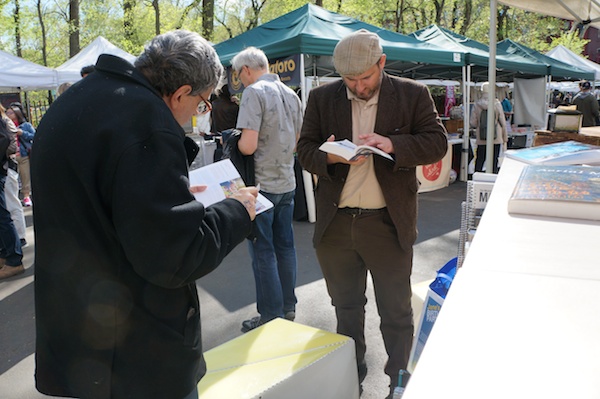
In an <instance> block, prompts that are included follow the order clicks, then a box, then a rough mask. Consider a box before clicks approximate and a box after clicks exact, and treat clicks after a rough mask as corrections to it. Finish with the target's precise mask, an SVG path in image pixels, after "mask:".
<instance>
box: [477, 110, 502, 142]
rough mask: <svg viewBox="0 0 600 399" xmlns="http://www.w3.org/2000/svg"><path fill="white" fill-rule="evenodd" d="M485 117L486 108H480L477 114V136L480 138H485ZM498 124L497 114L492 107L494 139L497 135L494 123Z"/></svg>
mask: <svg viewBox="0 0 600 399" xmlns="http://www.w3.org/2000/svg"><path fill="white" fill-rule="evenodd" d="M487 117H488V110H487V109H482V110H481V114H479V138H480V139H481V140H487ZM497 124H498V115H496V110H495V109H494V140H496V136H497V135H498V133H497V131H496V125H497Z"/></svg>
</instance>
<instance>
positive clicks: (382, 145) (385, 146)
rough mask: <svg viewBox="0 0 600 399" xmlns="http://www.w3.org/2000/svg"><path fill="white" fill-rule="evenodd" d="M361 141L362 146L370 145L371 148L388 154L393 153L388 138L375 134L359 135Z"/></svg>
mask: <svg viewBox="0 0 600 399" xmlns="http://www.w3.org/2000/svg"><path fill="white" fill-rule="evenodd" d="M358 138H359V139H361V140H362V142H363V144H364V145H370V146H371V147H375V148H379V149H380V150H382V151H385V152H387V153H388V154H393V153H394V145H393V144H392V140H390V138H389V137H386V136H382V135H380V134H377V133H368V134H361V135H359V136H358Z"/></svg>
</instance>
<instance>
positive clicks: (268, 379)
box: [198, 319, 359, 399]
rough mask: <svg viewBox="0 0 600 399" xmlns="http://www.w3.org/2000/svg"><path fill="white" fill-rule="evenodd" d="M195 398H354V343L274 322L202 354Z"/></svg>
mask: <svg viewBox="0 0 600 399" xmlns="http://www.w3.org/2000/svg"><path fill="white" fill-rule="evenodd" d="M204 357H205V359H206V363H207V367H208V371H207V373H206V375H205V376H204V378H203V379H202V380H201V381H200V383H199V384H198V391H199V393H200V395H199V398H200V399H225V398H226V399H242V398H261V399H282V398H285V399H306V398H327V399H358V397H359V391H358V373H357V369H356V353H355V348H354V341H353V340H352V339H351V338H348V337H346V336H343V335H339V334H334V333H331V332H327V331H323V330H319V329H316V328H312V327H308V326H304V325H302V324H298V323H293V322H290V321H288V320H284V319H275V320H272V321H270V322H269V323H267V324H265V325H263V326H261V327H259V328H257V329H255V330H252V331H250V332H248V333H246V334H244V335H242V336H240V337H238V338H235V339H233V340H231V341H229V342H226V343H224V344H223V345H220V346H218V347H216V348H214V349H211V350H209V351H207V352H206V353H205V354H204Z"/></svg>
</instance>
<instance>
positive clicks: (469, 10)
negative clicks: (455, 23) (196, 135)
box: [458, 0, 473, 36]
mask: <svg viewBox="0 0 600 399" xmlns="http://www.w3.org/2000/svg"><path fill="white" fill-rule="evenodd" d="M472 15H473V0H465V11H464V18H463V24H462V26H461V27H460V32H458V33H460V34H461V35H463V36H466V34H467V29H468V28H469V26H470V25H471V16H472Z"/></svg>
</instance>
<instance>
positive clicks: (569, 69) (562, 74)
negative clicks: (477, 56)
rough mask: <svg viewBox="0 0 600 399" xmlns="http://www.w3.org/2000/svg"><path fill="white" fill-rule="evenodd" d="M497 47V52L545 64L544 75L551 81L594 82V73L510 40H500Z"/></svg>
mask: <svg viewBox="0 0 600 399" xmlns="http://www.w3.org/2000/svg"><path fill="white" fill-rule="evenodd" d="M497 46H498V47H497V48H498V50H499V51H500V50H501V51H502V52H504V53H506V54H511V55H512V54H515V55H520V56H522V57H524V58H527V59H531V60H533V61H537V62H539V63H542V64H545V65H546V67H547V72H546V75H547V76H548V77H549V78H551V79H555V80H582V79H586V80H594V72H593V71H591V70H587V69H586V70H584V69H582V68H580V67H576V66H573V65H569V64H566V63H564V62H561V61H559V60H556V59H554V58H552V57H549V56H547V55H545V54H542V53H540V52H538V51H536V50H534V49H532V48H529V47H527V46H524V45H522V44H519V43H517V42H514V41H512V40H510V39H504V40H502V41H501V42H500V43H498V45H497Z"/></svg>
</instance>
